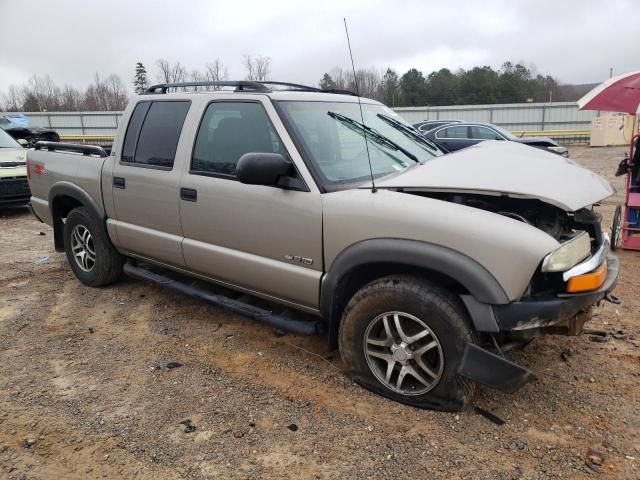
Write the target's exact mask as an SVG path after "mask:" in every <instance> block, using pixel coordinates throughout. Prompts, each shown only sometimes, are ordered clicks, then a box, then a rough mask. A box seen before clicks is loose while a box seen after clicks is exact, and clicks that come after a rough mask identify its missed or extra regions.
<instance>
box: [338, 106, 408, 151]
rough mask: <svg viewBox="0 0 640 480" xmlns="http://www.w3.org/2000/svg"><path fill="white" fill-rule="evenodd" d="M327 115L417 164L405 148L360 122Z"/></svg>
mask: <svg viewBox="0 0 640 480" xmlns="http://www.w3.org/2000/svg"><path fill="white" fill-rule="evenodd" d="M327 115H329V116H330V117H331V118H335V119H336V120H338V121H339V122H343V123H346V124H348V125H351V126H353V127H356V128H358V129H360V130H362V131H364V132H365V135H366V134H369V135H370V136H371V137H373V139H374V141H375V140H377V141H378V143H381V144H382V145H385V146H387V147H389V148H391V149H393V150H398V151H400V152H402V153H404V154H405V155H406V156H407V157H409V158H410V159H411V160H413V161H414V162H416V163H418V157H416V156H415V155H414V154H413V153H411V152H410V151H409V150H407V149H406V148H404V147H401V146H400V145H398V144H397V143H396V142H394V141H393V140H391V139H389V138H387V137H385V136H384V135H382V134H381V133H380V132H378V131H377V130H376V129H374V128H371V127H369V126H368V125H365V124H363V123H360V122H358V121H356V120H354V119H353V118H350V117H347V116H345V115H342V114H341V113H336V112H327Z"/></svg>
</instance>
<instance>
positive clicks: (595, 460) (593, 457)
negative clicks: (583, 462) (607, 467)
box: [587, 448, 604, 467]
mask: <svg viewBox="0 0 640 480" xmlns="http://www.w3.org/2000/svg"><path fill="white" fill-rule="evenodd" d="M587 462H588V464H587V465H588V466H591V465H589V464H592V465H597V466H599V467H600V466H602V465H604V453H602V452H601V451H599V450H596V449H595V448H589V450H587Z"/></svg>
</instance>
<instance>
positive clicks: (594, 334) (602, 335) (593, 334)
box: [583, 329, 611, 343]
mask: <svg viewBox="0 0 640 480" xmlns="http://www.w3.org/2000/svg"><path fill="white" fill-rule="evenodd" d="M583 333H584V334H586V335H589V340H590V341H592V342H600V343H604V342H608V341H609V340H610V339H611V337H610V335H609V332H606V331H604V330H587V329H585V330H583Z"/></svg>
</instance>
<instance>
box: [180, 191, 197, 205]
mask: <svg viewBox="0 0 640 480" xmlns="http://www.w3.org/2000/svg"><path fill="white" fill-rule="evenodd" d="M180 198H181V199H182V200H185V201H187V202H197V201H198V191H197V190H196V189H194V188H181V189H180Z"/></svg>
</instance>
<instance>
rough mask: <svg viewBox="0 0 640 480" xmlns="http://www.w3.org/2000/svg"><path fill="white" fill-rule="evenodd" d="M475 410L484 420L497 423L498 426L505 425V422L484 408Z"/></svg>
mask: <svg viewBox="0 0 640 480" xmlns="http://www.w3.org/2000/svg"><path fill="white" fill-rule="evenodd" d="M473 409H474V410H475V412H476V413H477V414H478V415H482V416H483V417H484V418H486V419H488V420H491V421H492V422H493V423H495V424H496V425H504V424H505V421H504V420H502V419H501V418H500V417H498V416H497V415H494V414H493V413H491V412H489V411H487V410H485V409H484V408H481V407H473Z"/></svg>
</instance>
